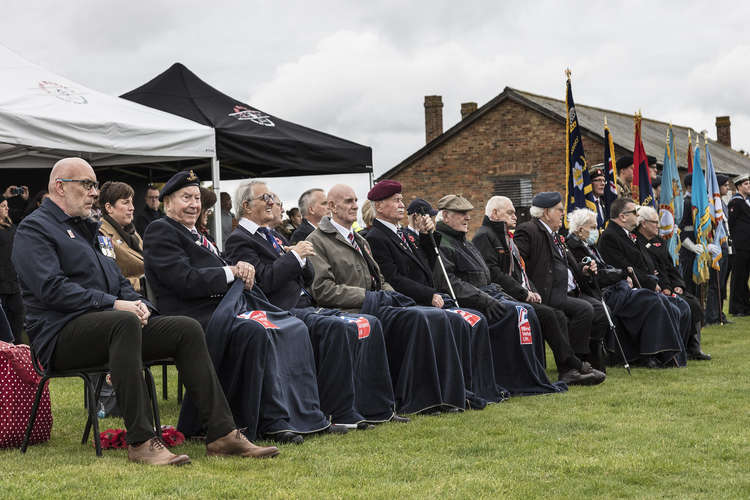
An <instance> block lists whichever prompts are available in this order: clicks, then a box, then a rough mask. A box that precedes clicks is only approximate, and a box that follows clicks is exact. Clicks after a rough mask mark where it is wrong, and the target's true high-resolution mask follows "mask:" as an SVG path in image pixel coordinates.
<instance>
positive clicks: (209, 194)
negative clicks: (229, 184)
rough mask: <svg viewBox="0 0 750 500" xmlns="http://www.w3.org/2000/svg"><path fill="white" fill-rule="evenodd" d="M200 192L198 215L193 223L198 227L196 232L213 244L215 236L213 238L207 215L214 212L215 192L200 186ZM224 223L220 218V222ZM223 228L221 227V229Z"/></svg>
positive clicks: (214, 243)
mask: <svg viewBox="0 0 750 500" xmlns="http://www.w3.org/2000/svg"><path fill="white" fill-rule="evenodd" d="M200 192H201V211H200V215H199V216H198V221H197V222H196V224H195V227H196V229H198V232H199V233H200V234H202V235H203V236H205V237H206V238H208V239H209V240H211V243H212V244H213V245H216V238H214V234H213V233H214V232H213V228H212V227H209V226H210V224H209V223H208V220H209V217H210V216H211V215H213V213H214V205H216V193H214V192H213V191H212V190H210V189H206V188H204V187H201V188H200ZM223 223H224V221H223V219H222V224H223ZM223 230H224V228H223V227H222V231H223Z"/></svg>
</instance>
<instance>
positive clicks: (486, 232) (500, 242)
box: [472, 196, 606, 385]
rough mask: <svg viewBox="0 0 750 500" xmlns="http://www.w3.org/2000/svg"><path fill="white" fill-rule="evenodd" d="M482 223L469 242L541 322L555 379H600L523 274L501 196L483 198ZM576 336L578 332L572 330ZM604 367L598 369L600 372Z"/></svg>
mask: <svg viewBox="0 0 750 500" xmlns="http://www.w3.org/2000/svg"><path fill="white" fill-rule="evenodd" d="M484 213H485V215H484V219H483V221H482V226H481V227H480V228H479V229H477V232H476V233H475V234H474V238H473V239H472V243H473V244H474V246H475V247H477V250H479V252H480V253H481V254H482V258H484V261H485V263H486V264H487V267H488V268H489V270H490V277H491V279H492V282H493V283H497V284H498V285H500V286H501V287H502V288H503V291H504V292H505V293H507V294H508V295H510V296H511V297H512V298H513V299H514V300H517V301H518V302H525V303H527V304H529V306H530V307H531V308H532V309H534V312H535V313H536V315H537V317H538V318H539V322H540V323H541V325H542V336H543V337H544V339H545V340H546V341H547V344H549V346H550V348H551V349H552V354H553V355H554V357H555V365H556V366H557V372H558V375H559V379H560V380H562V381H564V382H566V383H568V384H573V385H585V384H586V383H590V384H593V383H597V382H603V381H604V379H603V378H601V377H600V376H598V374H596V373H595V372H594V370H593V369H592V368H593V367H592V366H591V364H590V363H589V362H587V361H581V359H580V358H578V356H576V354H575V352H574V351H573V348H572V347H571V341H570V332H568V320H567V318H566V317H565V313H564V312H563V311H562V310H560V309H554V308H552V307H549V306H547V305H544V304H542V297H541V296H540V295H539V294H538V293H537V291H536V288H535V287H534V284H533V283H532V282H531V280H530V279H529V277H528V274H527V273H526V262H525V261H524V260H523V257H521V253H520V252H519V251H518V247H517V246H516V244H515V243H514V242H513V234H512V233H511V231H513V230H514V229H515V228H516V209H515V207H514V206H513V202H512V201H511V200H510V199H509V198H506V197H505V196H493V197H492V198H490V199H489V200H488V201H487V205H486V207H485V212H484ZM572 334H573V335H574V336H575V335H580V334H581V332H580V331H575V332H572ZM604 370H606V367H605V366H601V367H600V368H598V371H600V372H602V373H604Z"/></svg>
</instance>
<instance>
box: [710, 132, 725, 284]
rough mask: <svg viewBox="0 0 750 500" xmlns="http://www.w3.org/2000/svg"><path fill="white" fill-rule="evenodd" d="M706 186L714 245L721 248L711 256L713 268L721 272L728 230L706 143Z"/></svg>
mask: <svg viewBox="0 0 750 500" xmlns="http://www.w3.org/2000/svg"><path fill="white" fill-rule="evenodd" d="M706 185H707V187H708V191H707V193H706V194H707V196H708V208H709V215H710V216H711V227H712V231H713V238H712V240H713V243H714V244H715V245H716V247H718V248H719V253H718V254H713V255H711V257H712V261H711V267H713V268H714V269H716V270H717V271H718V270H719V261H720V260H721V257H722V253H721V246H722V245H723V244H726V242H727V229H726V224H725V215H724V207H723V206H722V203H721V192H720V191H719V181H718V180H717V179H716V171H715V170H714V162H713V160H712V159H711V151H709V149H708V142H706Z"/></svg>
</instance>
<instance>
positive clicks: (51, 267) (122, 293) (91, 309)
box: [13, 158, 278, 465]
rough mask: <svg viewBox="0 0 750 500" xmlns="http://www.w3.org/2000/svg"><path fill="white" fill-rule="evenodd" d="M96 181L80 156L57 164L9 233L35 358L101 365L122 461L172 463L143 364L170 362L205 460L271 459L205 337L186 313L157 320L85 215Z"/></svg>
mask: <svg viewBox="0 0 750 500" xmlns="http://www.w3.org/2000/svg"><path fill="white" fill-rule="evenodd" d="M97 188H98V183H97V181H96V175H95V174H94V170H93V169H92V168H91V166H90V165H89V164H88V163H86V161H84V160H82V159H80V158H66V159H64V160H60V161H59V162H57V163H56V164H55V166H54V167H53V168H52V172H51V173H50V177H49V198H47V199H45V200H44V201H43V202H42V205H41V207H39V209H38V210H36V211H34V212H33V213H32V214H31V215H29V216H28V217H26V218H25V219H24V220H23V222H22V223H21V224H20V226H19V228H18V231H17V233H16V239H15V245H14V248H13V260H14V263H15V265H16V269H18V274H19V277H20V282H21V288H22V291H23V296H24V300H25V302H26V308H27V316H26V318H27V320H28V330H27V331H28V334H29V337H30V338H31V341H32V344H33V346H34V349H35V350H36V352H37V354H38V356H39V360H40V361H41V363H42V364H43V365H44V366H47V367H52V368H53V369H55V370H71V369H76V368H86V367H91V366H101V365H104V364H108V365H109V368H110V370H111V373H112V383H113V385H114V387H115V390H116V391H117V401H118V404H119V407H120V410H121V411H122V414H123V417H124V420H125V428H126V429H127V441H128V459H130V460H132V461H135V462H143V463H147V464H153V465H179V464H183V463H187V462H189V461H190V459H189V458H188V456H187V455H174V454H173V453H171V452H170V451H169V450H167V448H166V446H165V445H164V444H163V442H162V441H161V438H160V437H157V435H156V434H155V431H154V428H153V426H152V423H151V415H150V412H149V408H150V407H151V405H150V404H149V402H148V395H147V391H146V386H145V384H144V380H143V375H142V372H141V370H142V368H143V360H152V359H160V358H166V357H173V358H174V359H175V361H176V364H177V369H178V370H179V372H180V374H181V375H182V380H183V381H184V383H185V387H186V388H187V391H188V394H189V395H190V396H191V398H192V400H193V401H194V404H195V406H196V407H197V410H198V413H199V415H200V420H201V423H202V424H203V425H204V426H205V428H206V443H207V445H206V452H207V454H208V455H239V456H255V457H264V456H273V455H276V454H278V450H277V449H276V448H275V447H269V448H260V447H257V446H255V445H253V444H252V443H250V442H249V441H247V439H245V437H244V436H243V435H242V433H240V432H239V431H238V430H236V429H237V426H236V425H235V422H234V419H233V418H232V413H231V411H230V409H229V405H228V404H227V400H226V399H225V397H224V394H223V392H222V390H221V386H220V385H219V381H218V380H217V377H216V373H215V372H214V368H213V365H212V363H211V359H210V357H209V355H208V352H207V349H206V342H205V340H204V338H203V331H202V330H201V327H200V325H199V324H198V322H196V321H195V320H193V319H190V318H186V317H184V316H178V317H174V316H157V315H153V316H152V313H154V312H155V309H154V307H153V306H152V305H151V303H149V302H148V301H146V300H144V299H143V298H142V297H141V296H140V295H139V294H137V293H136V292H135V291H134V290H133V287H132V286H131V285H130V282H128V280H127V279H126V278H125V277H124V276H123V275H122V273H121V272H120V270H119V268H118V267H117V264H116V263H115V261H114V259H113V258H112V257H110V256H109V255H110V252H109V248H108V246H107V245H105V244H104V243H103V240H102V239H101V238H99V239H97V231H98V229H99V224H98V223H97V222H95V221H93V220H92V219H90V216H91V207H92V205H93V203H94V200H95V197H96V196H97V195H98V192H97Z"/></svg>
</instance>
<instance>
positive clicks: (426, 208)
mask: <svg viewBox="0 0 750 500" xmlns="http://www.w3.org/2000/svg"><path fill="white" fill-rule="evenodd" d="M406 213H407V214H409V215H411V214H415V213H416V214H420V215H425V214H430V215H432V216H433V217H434V216H436V215H437V210H435V209H434V208H432V205H430V204H429V203H428V202H426V201H425V200H423V199H422V198H416V199H414V200H412V202H411V203H409V207H408V208H407V209H406Z"/></svg>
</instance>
